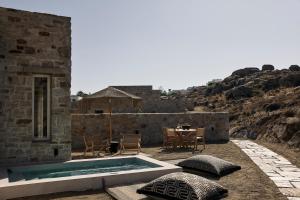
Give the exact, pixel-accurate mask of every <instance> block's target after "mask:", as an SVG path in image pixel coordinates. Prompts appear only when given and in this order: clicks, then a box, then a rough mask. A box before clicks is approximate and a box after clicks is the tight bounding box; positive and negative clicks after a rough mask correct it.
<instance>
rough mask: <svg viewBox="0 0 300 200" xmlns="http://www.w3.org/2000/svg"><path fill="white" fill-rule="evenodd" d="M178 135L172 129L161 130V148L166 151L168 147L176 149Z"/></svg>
mask: <svg viewBox="0 0 300 200" xmlns="http://www.w3.org/2000/svg"><path fill="white" fill-rule="evenodd" d="M178 140H179V138H178V135H177V134H176V132H175V129H174V128H163V148H165V149H168V147H170V146H171V147H173V148H176V147H177V145H178Z"/></svg>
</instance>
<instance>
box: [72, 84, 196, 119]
mask: <svg viewBox="0 0 300 200" xmlns="http://www.w3.org/2000/svg"><path fill="white" fill-rule="evenodd" d="M111 87H114V88H117V89H119V90H122V91H124V92H127V93H130V94H133V95H136V96H138V97H141V98H142V102H141V105H140V106H138V107H132V106H128V105H127V104H124V105H122V102H120V103H119V105H116V106H115V107H113V112H114V113H137V112H139V113H176V112H184V111H186V110H189V109H192V108H193V106H192V105H191V104H190V103H189V102H187V101H186V100H183V99H182V98H181V99H172V98H169V97H165V98H162V96H161V91H160V90H153V88H152V85H134V86H111ZM72 105H73V106H72V112H73V113H102V112H106V111H107V109H108V108H107V103H106V102H103V103H101V102H97V104H93V105H92V106H90V108H89V109H83V110H82V109H80V101H78V102H75V103H72Z"/></svg>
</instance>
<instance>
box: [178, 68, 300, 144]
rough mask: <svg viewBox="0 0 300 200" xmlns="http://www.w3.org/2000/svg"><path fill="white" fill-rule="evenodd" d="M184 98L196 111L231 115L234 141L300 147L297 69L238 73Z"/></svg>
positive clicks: (298, 72) (203, 87) (251, 70)
mask: <svg viewBox="0 0 300 200" xmlns="http://www.w3.org/2000/svg"><path fill="white" fill-rule="evenodd" d="M177 98H178V97H177ZM182 98H188V99H189V100H190V101H192V102H194V106H195V108H194V109H195V110H197V111H228V112H229V113H230V126H231V130H230V136H231V137H243V138H251V139H258V140H265V141H269V142H281V143H286V144H288V145H290V146H292V147H298V148H299V147H300V68H299V66H298V65H292V66H291V67H290V68H289V69H282V70H275V69H274V67H273V66H272V65H264V66H263V67H262V70H261V71H260V70H259V69H258V68H244V69H239V70H236V71H234V72H233V73H232V75H231V76H229V77H227V78H225V79H224V80H223V81H220V82H216V83H210V84H209V85H207V86H201V87H193V89H192V90H188V92H187V94H186V95H185V96H184V97H182Z"/></svg>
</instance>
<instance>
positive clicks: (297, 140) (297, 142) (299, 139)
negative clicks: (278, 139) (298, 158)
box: [288, 130, 300, 148]
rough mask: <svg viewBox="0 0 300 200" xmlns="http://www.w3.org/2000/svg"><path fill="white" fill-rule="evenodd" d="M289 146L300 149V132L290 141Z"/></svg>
mask: <svg viewBox="0 0 300 200" xmlns="http://www.w3.org/2000/svg"><path fill="white" fill-rule="evenodd" d="M288 145H290V146H291V147H296V148H299V147H300V130H299V131H297V132H296V133H294V135H293V137H292V138H291V139H290V140H289V141H288Z"/></svg>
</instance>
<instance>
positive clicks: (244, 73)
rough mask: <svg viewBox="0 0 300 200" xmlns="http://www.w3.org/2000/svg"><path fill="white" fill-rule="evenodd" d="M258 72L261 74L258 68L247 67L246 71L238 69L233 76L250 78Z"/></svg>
mask: <svg viewBox="0 0 300 200" xmlns="http://www.w3.org/2000/svg"><path fill="white" fill-rule="evenodd" d="M256 72H259V69H258V68H256V67H246V68H244V69H238V70H236V71H234V72H232V74H231V76H240V77H243V76H248V75H250V74H254V73H256Z"/></svg>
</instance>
